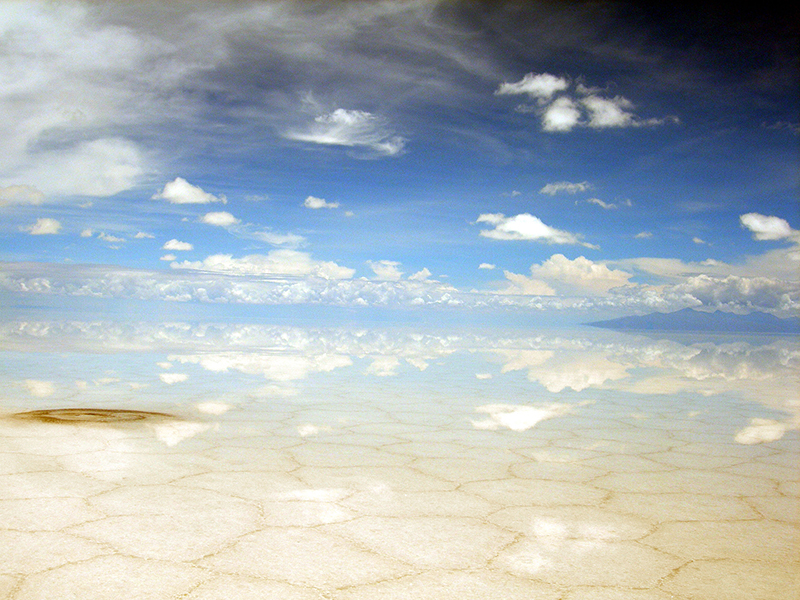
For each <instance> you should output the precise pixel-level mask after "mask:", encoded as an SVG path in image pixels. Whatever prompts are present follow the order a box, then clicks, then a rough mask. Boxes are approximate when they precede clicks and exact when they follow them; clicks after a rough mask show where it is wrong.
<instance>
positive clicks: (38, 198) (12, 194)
mask: <svg viewBox="0 0 800 600" xmlns="http://www.w3.org/2000/svg"><path fill="white" fill-rule="evenodd" d="M43 201H44V194H43V193H42V192H41V191H40V190H38V189H36V188H35V187H33V186H31V185H9V186H6V187H0V206H9V205H13V204H41V203H42V202H43Z"/></svg>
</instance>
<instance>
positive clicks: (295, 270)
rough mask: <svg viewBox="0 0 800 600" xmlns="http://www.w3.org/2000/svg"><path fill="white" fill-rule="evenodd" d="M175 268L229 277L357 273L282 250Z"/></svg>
mask: <svg viewBox="0 0 800 600" xmlns="http://www.w3.org/2000/svg"><path fill="white" fill-rule="evenodd" d="M171 266H172V267H173V268H176V269H192V270H201V271H210V272H215V273H226V274H230V275H292V276H306V275H310V276H313V277H321V278H323V279H349V278H350V277H352V276H353V274H354V273H355V270H353V269H349V268H347V267H342V266H340V265H337V264H336V263H334V262H327V261H319V260H315V259H313V258H311V255H310V254H308V253H307V252H300V251H297V250H289V249H279V250H272V251H270V252H269V253H268V254H266V255H265V254H251V255H249V256H244V257H242V258H234V257H233V256H232V255H230V254H214V255H213V256H209V257H208V258H206V259H205V260H203V261H195V262H189V261H184V262H182V263H173V264H172V265H171Z"/></svg>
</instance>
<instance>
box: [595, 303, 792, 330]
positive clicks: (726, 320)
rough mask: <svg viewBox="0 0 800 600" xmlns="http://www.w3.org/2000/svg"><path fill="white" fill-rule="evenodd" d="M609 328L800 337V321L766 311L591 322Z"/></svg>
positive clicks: (659, 315)
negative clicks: (772, 334) (795, 334)
mask: <svg viewBox="0 0 800 600" xmlns="http://www.w3.org/2000/svg"><path fill="white" fill-rule="evenodd" d="M587 325H592V326H594V327H605V328H607V329H631V330H638V331H712V332H720V333H724V332H737V333H797V334H800V318H798V317H792V318H788V319H780V318H778V317H776V316H773V315H770V314H768V313H763V312H752V313H748V314H746V315H737V314H734V313H729V312H722V311H719V310H717V311H714V312H702V311H699V310H694V309H691V308H684V309H683V310H679V311H676V312H671V313H659V312H655V313H650V314H649V315H642V316H638V317H621V318H619V319H609V320H608V321H595V322H594V323H587Z"/></svg>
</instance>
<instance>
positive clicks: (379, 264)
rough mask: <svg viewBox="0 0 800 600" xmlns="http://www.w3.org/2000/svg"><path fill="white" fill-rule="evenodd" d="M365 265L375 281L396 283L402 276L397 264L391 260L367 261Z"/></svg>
mask: <svg viewBox="0 0 800 600" xmlns="http://www.w3.org/2000/svg"><path fill="white" fill-rule="evenodd" d="M367 264H368V265H369V268H370V269H372V271H373V272H374V273H375V276H376V279H380V280H382V281H398V280H399V279H400V278H401V277H402V276H403V271H401V270H400V269H399V267H400V263H399V262H396V261H393V260H378V261H372V260H368V261H367Z"/></svg>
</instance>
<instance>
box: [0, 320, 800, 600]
mask: <svg viewBox="0 0 800 600" xmlns="http://www.w3.org/2000/svg"><path fill="white" fill-rule="evenodd" d="M152 327H153V328H154V330H148V329H147V327H146V326H141V327H139V328H138V329H136V331H137V332H138V335H141V336H142V339H138V338H137V339H135V340H129V339H128V338H126V337H125V336H123V335H122V334H120V335H121V338H120V339H119V340H111V341H109V340H108V339H103V340H101V341H98V344H99V345H98V347H97V348H96V354H95V355H93V358H92V360H89V359H87V358H86V357H85V356H84V355H80V354H70V353H68V352H67V353H60V354H58V355H49V354H41V353H40V352H39V351H38V350H37V345H36V344H37V343H41V340H38V341H37V340H28V342H29V345H30V347H28V348H27V352H28V354H25V353H24V352H18V351H16V352H14V353H13V355H12V354H9V356H8V357H7V358H8V359H9V360H8V361H7V364H9V365H10V366H8V367H7V368H6V370H4V371H2V372H0V384H2V385H3V387H4V389H6V390H11V392H8V394H7V396H6V398H4V399H3V401H2V404H1V405H0V409H2V411H3V414H2V415H0V599H8V600H33V599H42V600H43V599H47V600H52V599H54V598H58V599H80V600H104V599H107V598H108V599H111V598H113V599H114V600H118V599H119V598H135V599H150V598H152V599H154V600H155V599H158V600H162V599H175V600H177V599H179V598H181V599H186V600H219V599H223V598H224V599H226V600H227V599H229V598H236V599H241V600H250V599H254V600H255V599H259V600H262V599H270V598H275V599H281V600H295V599H297V600H312V599H318V600H323V599H325V600H360V599H370V600H376V599H381V600H384V599H389V600H391V599H393V598H397V599H400V598H403V599H404V600H405V599H415V600H417V599H418V600H426V599H431V600H433V599H436V600H447V599H450V598H452V599H458V600H462V599H468V600H482V599H487V600H488V599H492V600H496V599H497V598H504V599H509V600H516V599H520V600H522V599H525V600H530V599H532V598H536V599H542V600H622V599H624V600H667V599H673V600H675V599H677V600H716V599H719V600H737V599H741V600H795V599H796V598H797V597H800V581H799V578H798V574H799V573H800V533H799V531H798V526H799V525H800V517H799V516H798V515H799V514H800V498H799V497H798V496H800V484H798V475H799V474H800V469H799V468H798V465H800V445H799V444H798V434H797V428H798V423H800V421H798V414H799V412H800V411H799V410H798V406H800V404H799V403H798V399H797V388H796V373H797V362H798V358H797V357H798V356H800V352H798V344H797V343H796V342H795V341H793V340H786V339H783V338H774V339H767V340H762V341H760V342H759V343H758V344H755V343H754V344H748V343H744V342H736V343H728V342H719V343H718V344H715V343H712V342H703V343H702V344H700V343H698V344H694V345H691V344H690V345H687V344H686V343H685V342H678V341H668V340H653V339H643V338H636V337H630V336H621V335H617V334H611V333H609V332H602V333H596V334H591V335H590V334H589V333H586V332H579V333H576V334H570V335H566V334H565V333H564V332H559V333H558V334H557V335H553V336H550V337H548V336H547V335H544V334H537V335H535V336H529V337H525V336H520V335H517V336H516V337H513V336H512V337H507V336H506V337H503V336H495V337H491V336H487V334H486V333H485V332H483V333H481V335H474V336H471V335H468V334H465V333H463V332H449V333H447V334H434V333H419V332H412V333H410V334H408V333H405V334H404V333H402V332H385V331H384V332H380V333H370V332H368V331H363V330H360V331H358V332H353V333H350V332H347V331H327V332H326V331H324V330H316V331H312V332H309V331H304V330H298V329H288V330H287V328H282V327H262V328H261V329H259V326H248V327H247V328H245V327H244V326H233V325H231V326H219V328H220V330H219V331H218V332H217V334H216V335H215V339H216V340H217V341H219V340H220V339H223V340H226V339H227V340H228V343H229V346H228V347H227V350H225V352H227V354H226V355H225V356H224V357H223V356H220V355H219V353H220V352H221V351H220V350H219V349H218V348H216V347H215V348H209V347H207V346H204V345H203V344H204V342H203V339H204V338H203V336H201V335H197V334H196V333H197V332H196V331H195V330H193V326H191V325H186V327H185V328H183V329H178V331H181V332H182V334H181V335H183V336H184V337H183V338H181V337H180V336H179V337H177V338H176V337H175V335H173V336H172V337H171V338H170V343H169V350H168V351H167V350H165V349H162V348H160V347H159V346H158V342H157V340H158V339H159V336H158V335H157V334H158V328H157V327H156V326H152ZM10 330H11V331H17V332H18V331H24V328H16V329H14V328H11V329H10ZM88 330H90V329H89V328H81V327H75V328H74V331H78V332H85V331H88ZM37 331H42V328H38V329H37ZM64 331H65V330H64V329H63V328H62V329H61V330H60V333H59V335H60V336H61V337H60V338H59V339H60V340H61V341H62V342H63V343H64V344H66V346H67V347H69V339H67V340H66V341H64V340H63V339H62V338H63V337H64V336H65V335H66V334H65V333H64ZM170 331H172V333H173V334H174V332H175V331H176V329H175V328H174V327H173V328H172V329H171V330H170ZM15 335H17V334H15ZM76 335H77V334H76ZM80 335H84V334H83V333H81V334H80ZM134 337H135V336H134ZM67 338H68V336H67ZM2 339H3V338H2V337H0V342H2ZM242 340H245V341H244V342H243V341H242ZM24 341H25V340H22V341H20V339H15V346H14V347H15V348H16V349H17V350H18V349H19V348H20V346H23V347H24V343H23V342H24ZM78 341H81V344H80V345H79V346H80V347H81V348H83V349H84V350H85V348H86V347H87V346H91V344H90V342H91V340H86V339H82V340H78ZM132 341H135V342H136V347H137V348H141V347H142V346H147V344H150V345H151V346H150V350H149V351H148V352H145V353H144V354H138V355H136V357H131V358H129V359H128V362H124V361H123V362H119V361H117V362H109V361H108V358H109V357H108V355H105V354H104V353H103V352H104V350H103V348H104V347H106V346H110V347H117V348H119V347H121V346H122V347H124V345H125V344H126V343H131V342H132ZM101 342H102V343H101ZM76 345H78V344H77V343H76ZM234 347H235V356H233V354H232V353H233V352H234V350H232V348H234ZM265 348H268V349H269V350H268V351H265V350H264V349H265ZM584 351H585V353H586V360H585V361H584V362H583V363H581V360H582V359H581V357H582V354H581V353H582V352H584ZM561 354H564V358H563V360H564V364H569V365H570V369H558V368H555V369H554V370H553V371H547V370H546V369H545V368H544V366H546V365H547V364H551V363H552V364H554V365H555V364H559V363H558V359H559V356H561ZM387 356H388V357H393V359H392V360H391V361H386V360H384V359H385V358H386V357H387ZM223 358H224V359H225V360H222V359H223ZM379 359H380V360H383V361H384V362H382V363H381V364H384V363H385V364H387V365H391V368H388V367H387V368H381V369H378V368H375V367H374V364H375V361H376V360H379ZM395 359H396V360H395ZM104 360H105V362H103V361H104ZM167 360H168V361H169V362H170V364H181V365H182V370H183V371H185V373H186V375H187V378H186V379H185V380H183V381H182V382H173V383H171V384H166V383H164V382H163V381H162V380H161V379H159V377H158V373H159V372H160V370H161V369H162V367H161V366H159V365H162V364H164V363H165V361H167ZM43 365H47V367H44V366H43ZM220 365H224V368H222V367H220ZM12 367H13V368H12ZM579 367H580V368H579ZM37 368H38V369H39V370H40V372H38V373H37V372H36V369H37ZM48 369H49V370H48ZM571 370H574V371H575V373H576V375H575V377H572V376H571ZM17 372H20V373H25V375H24V376H25V377H26V378H34V376H35V378H36V379H37V380H42V381H47V382H49V385H48V386H47V388H46V389H47V390H53V393H52V394H51V395H50V396H49V397H47V398H41V397H38V396H31V397H29V396H26V393H27V392H26V391H25V390H26V389H27V388H26V387H25V386H24V385H17V384H16V383H15V381H17V379H16V378H17V377H18V375H17ZM57 374H60V375H58V377H57V376H56V375H57ZM476 374H481V377H476V376H475V375H476ZM489 374H490V375H491V377H489V376H488V375H489ZM59 377H60V378H59ZM76 382H78V383H76ZM29 387H30V386H29ZM64 409H68V410H64ZM21 414H22V416H21ZM43 415H44V417H43ZM775 424H778V425H775Z"/></svg>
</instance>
